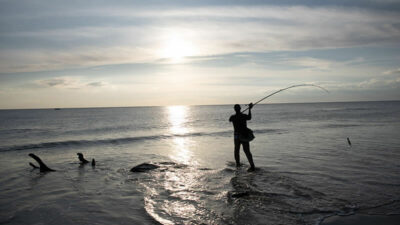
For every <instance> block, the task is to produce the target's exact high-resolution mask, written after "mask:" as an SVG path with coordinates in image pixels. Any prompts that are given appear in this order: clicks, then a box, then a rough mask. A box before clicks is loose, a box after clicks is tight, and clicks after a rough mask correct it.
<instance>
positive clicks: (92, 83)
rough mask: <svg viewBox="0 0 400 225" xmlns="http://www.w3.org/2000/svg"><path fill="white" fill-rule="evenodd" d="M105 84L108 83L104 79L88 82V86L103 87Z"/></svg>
mask: <svg viewBox="0 0 400 225" xmlns="http://www.w3.org/2000/svg"><path fill="white" fill-rule="evenodd" d="M105 85H106V83H105V82H103V81H96V82H91V83H88V84H87V86H89V87H103V86H105Z"/></svg>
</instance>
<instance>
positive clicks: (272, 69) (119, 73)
mask: <svg viewBox="0 0 400 225" xmlns="http://www.w3.org/2000/svg"><path fill="white" fill-rule="evenodd" d="M276 2H279V3H278V4H277V3H276ZM301 83H313V84H318V85H321V86H323V87H325V88H327V89H329V90H330V94H326V93H323V92H321V91H320V90H319V89H313V88H298V89H292V90H291V91H287V92H283V93H282V94H280V95H276V96H274V97H273V98H271V99H270V100H269V102H271V103H272V102H327V101H368V100H400V1H395V0H379V1H378V0H375V1H372V0H370V1H367V0H366V1H358V0H353V1H347V0H336V1H335V0H326V1H317V0H312V1H310V0H308V1H295V0H292V1H290V0H281V1H259V0H258V1H233V0H223V1H215V0H213V1H209V0H205V1H190V0H186V1H176V0H170V1H165V0H160V1H153V0H147V1H128V0H126V1H108V0H107V1H106V0H103V1H101V0H99V1H94V0H92V1H83V0H80V1H73V0H71V1H64V0H63V1H59V0H49V1H40V0H18V1H17V0H0V108H3V109H5V108H46V107H50V108H52V107H108V106H149V105H198V104H202V105H203V104H206V105H208V104H232V103H247V102H249V101H256V100H258V99H259V98H261V97H263V96H264V95H267V94H269V93H270V92H272V91H276V90H279V89H281V88H284V87H286V86H290V85H294V84H301Z"/></svg>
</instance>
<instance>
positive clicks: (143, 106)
mask: <svg viewBox="0 0 400 225" xmlns="http://www.w3.org/2000/svg"><path fill="white" fill-rule="evenodd" d="M398 101H400V99H398V100H373V101H369V100H363V101H362V100H361V101H327V102H278V103H277V102H275V103H260V104H257V105H267V104H269V105H279V104H319V103H351V102H398ZM235 104H237V103H227V104H210V105H206V104H205V105H202V104H199V105H148V106H146V105H137V106H89V107H46V108H3V109H0V110H43V109H50V110H56V109H103V108H146V107H149V108H150V107H170V106H224V105H235ZM241 105H244V104H243V103H241Z"/></svg>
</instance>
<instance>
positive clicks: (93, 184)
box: [0, 101, 400, 225]
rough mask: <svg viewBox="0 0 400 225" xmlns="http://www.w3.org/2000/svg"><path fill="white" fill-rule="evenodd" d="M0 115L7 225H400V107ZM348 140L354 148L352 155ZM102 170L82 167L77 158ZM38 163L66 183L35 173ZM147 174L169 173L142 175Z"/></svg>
mask: <svg viewBox="0 0 400 225" xmlns="http://www.w3.org/2000/svg"><path fill="white" fill-rule="evenodd" d="M232 114H234V111H233V105H216V106H169V107H125V108H76V109H69V108H61V109H59V110H54V109H32V110H0V121H1V122H0V134H1V135H0V140H1V142H0V223H1V224H286V225H288V224H322V225H325V224H326V225H345V224H368V223H367V222H369V223H370V224H379V223H381V224H395V222H396V221H398V218H399V215H400V199H399V198H398V196H400V189H399V186H400V164H399V158H400V140H399V138H398V134H399V132H400V102H399V101H384V102H342V103H340V102H339V103H296V104H262V105H257V106H256V107H255V108H254V109H253V111H252V114H253V118H252V120H251V121H249V122H248V126H249V127H250V128H251V129H252V130H253V131H254V135H255V137H256V138H255V139H254V140H253V141H252V142H251V143H250V145H251V152H252V153H253V157H254V161H255V164H256V167H257V170H256V171H255V172H251V173H249V172H247V171H246V170H247V168H248V162H247V159H246V157H245V155H244V154H243V151H242V150H241V162H242V164H243V165H242V166H241V167H240V168H236V166H235V162H234V158H233V128H232V124H231V123H230V122H229V121H228V119H229V117H230V115H232ZM347 138H349V140H350V141H351V145H350V144H349V143H348V141H347ZM79 152H80V153H83V155H84V156H85V158H86V159H87V160H89V161H91V160H92V159H93V158H94V159H95V160H96V166H91V165H90V163H89V164H87V165H81V164H79V161H78V157H77V155H76V153H79ZM29 153H34V154H36V155H37V156H39V157H40V158H41V159H42V160H43V161H44V162H45V163H46V164H47V165H48V166H49V167H50V168H52V169H54V170H56V171H55V172H49V173H40V172H39V170H37V169H33V168H32V167H31V166H29V164H28V163H29V162H32V163H36V162H35V161H34V160H33V159H32V158H30V157H29V156H28V154H29ZM141 163H151V164H154V165H157V166H158V168H156V169H154V170H151V171H148V172H142V173H134V172H131V171H130V169H131V168H132V167H134V166H136V165H139V164H141Z"/></svg>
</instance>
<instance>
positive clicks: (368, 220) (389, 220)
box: [322, 214, 400, 225]
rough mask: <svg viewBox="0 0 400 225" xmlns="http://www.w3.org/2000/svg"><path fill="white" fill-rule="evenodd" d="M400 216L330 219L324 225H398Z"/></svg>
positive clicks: (336, 217) (357, 216) (340, 217)
mask: <svg viewBox="0 0 400 225" xmlns="http://www.w3.org/2000/svg"><path fill="white" fill-rule="evenodd" d="M399 223H400V215H391V216H383V215H363V214H359V215H357V214H356V215H351V216H333V217H329V218H327V219H326V220H324V222H323V223H322V225H398V224H399Z"/></svg>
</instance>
